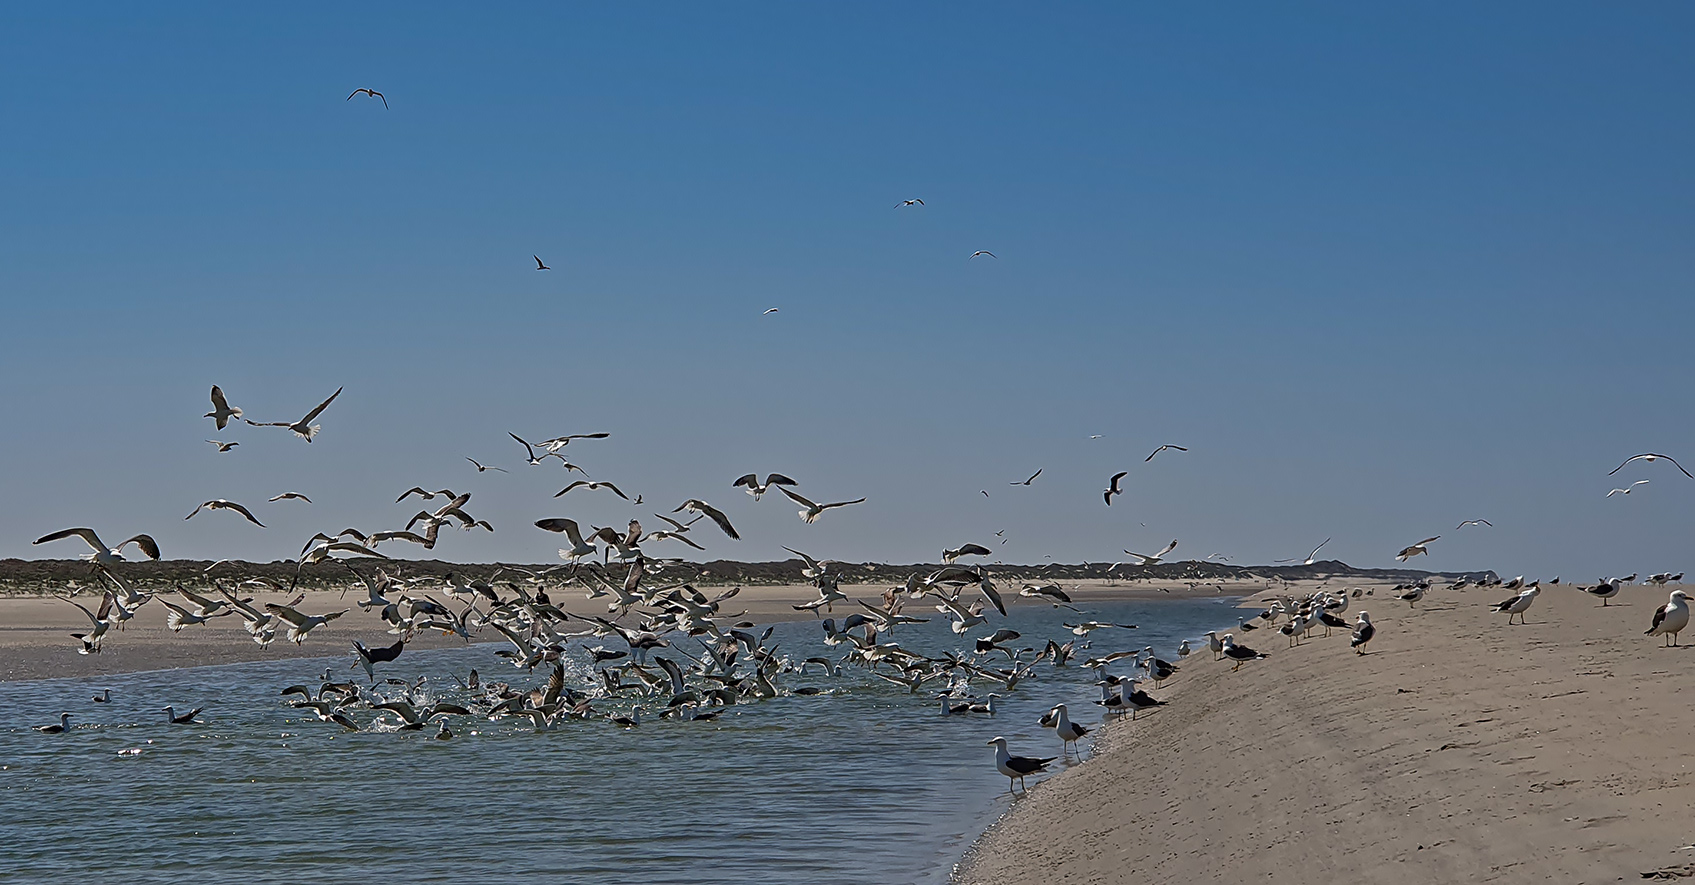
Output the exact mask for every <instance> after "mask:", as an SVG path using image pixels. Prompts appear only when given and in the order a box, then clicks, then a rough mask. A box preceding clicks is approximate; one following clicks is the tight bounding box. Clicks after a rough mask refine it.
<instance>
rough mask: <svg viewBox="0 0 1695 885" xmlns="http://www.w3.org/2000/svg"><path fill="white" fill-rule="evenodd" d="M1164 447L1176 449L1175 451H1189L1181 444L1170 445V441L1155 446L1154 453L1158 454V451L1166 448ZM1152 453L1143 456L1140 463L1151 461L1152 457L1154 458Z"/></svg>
mask: <svg viewBox="0 0 1695 885" xmlns="http://www.w3.org/2000/svg"><path fill="white" fill-rule="evenodd" d="M1166 449H1176V450H1177V451H1179V452H1187V451H1189V450H1188V449H1186V448H1184V447H1182V446H1174V445H1172V444H1170V443H1166V444H1165V445H1163V446H1160V447H1159V448H1157V449H1154V455H1157V454H1159V453H1160V452H1163V451H1165V450H1166ZM1154 455H1149V456H1148V457H1146V458H1144V459H1143V460H1142V463H1143V464H1146V463H1148V462H1149V461H1152V460H1153V459H1154Z"/></svg>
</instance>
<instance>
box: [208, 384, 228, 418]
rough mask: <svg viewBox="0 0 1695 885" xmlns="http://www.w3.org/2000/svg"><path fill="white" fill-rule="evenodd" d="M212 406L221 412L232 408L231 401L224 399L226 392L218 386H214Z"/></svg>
mask: <svg viewBox="0 0 1695 885" xmlns="http://www.w3.org/2000/svg"><path fill="white" fill-rule="evenodd" d="M212 405H213V406H216V407H217V409H218V411H220V412H224V411H228V410H229V407H230V403H229V400H227V399H224V392H223V391H222V390H221V389H219V387H218V385H216V384H214V385H212Z"/></svg>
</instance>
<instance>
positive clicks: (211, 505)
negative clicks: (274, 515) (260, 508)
mask: <svg viewBox="0 0 1695 885" xmlns="http://www.w3.org/2000/svg"><path fill="white" fill-rule="evenodd" d="M202 510H233V511H235V512H236V513H239V514H241V515H242V516H245V517H247V521H248V522H251V523H253V524H254V525H256V526H258V527H260V528H264V527H265V524H264V523H262V522H260V521H259V520H257V519H254V518H253V513H252V511H249V510H248V509H247V508H246V507H243V506H241V505H240V504H237V503H236V502H234V501H225V500H224V499H223V498H217V499H215V500H212V501H207V502H206V503H204V504H201V505H200V506H199V507H196V508H194V513H199V512H200V511H202ZM194 513H190V514H189V515H187V516H185V517H183V519H193V518H194Z"/></svg>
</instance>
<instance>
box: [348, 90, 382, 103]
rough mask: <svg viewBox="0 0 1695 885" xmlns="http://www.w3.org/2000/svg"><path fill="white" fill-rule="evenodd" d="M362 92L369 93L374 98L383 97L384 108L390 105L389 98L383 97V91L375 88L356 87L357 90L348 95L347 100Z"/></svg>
mask: <svg viewBox="0 0 1695 885" xmlns="http://www.w3.org/2000/svg"><path fill="white" fill-rule="evenodd" d="M361 92H363V93H364V94H366V95H369V96H370V97H372V98H382V100H383V107H384V108H387V107H388V99H386V98H383V94H382V93H381V92H378V91H376V90H375V89H355V90H353V93H352V94H351V95H349V96H347V100H348V101H352V100H353V96H354V95H358V94H359V93H361Z"/></svg>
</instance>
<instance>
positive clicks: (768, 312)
mask: <svg viewBox="0 0 1695 885" xmlns="http://www.w3.org/2000/svg"><path fill="white" fill-rule="evenodd" d="M776 312H777V308H775V307H768V308H766V309H765V312H764V313H762V314H760V316H762V317H763V316H770V315H771V314H774V313H776Z"/></svg>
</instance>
